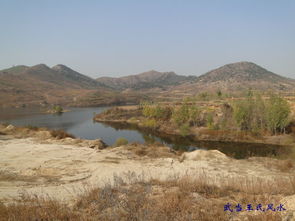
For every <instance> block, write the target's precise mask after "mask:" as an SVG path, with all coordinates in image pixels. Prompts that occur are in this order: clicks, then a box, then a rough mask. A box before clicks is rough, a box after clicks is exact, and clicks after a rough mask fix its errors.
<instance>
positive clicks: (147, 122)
mask: <svg viewBox="0 0 295 221" xmlns="http://www.w3.org/2000/svg"><path fill="white" fill-rule="evenodd" d="M143 125H144V126H145V127H149V128H156V127H157V121H156V120H155V119H146V120H145V121H144V122H143Z"/></svg>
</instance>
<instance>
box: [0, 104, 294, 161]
mask: <svg viewBox="0 0 295 221" xmlns="http://www.w3.org/2000/svg"><path fill="white" fill-rule="evenodd" d="M105 109H106V108H105V107H99V108H71V111H70V112H65V113H63V114H61V115H57V114H45V113H44V112H45V110H42V109H41V110H40V109H28V108H23V109H10V110H9V109H6V110H3V109H2V110H0V122H2V123H3V122H5V123H10V124H13V125H17V126H27V125H31V126H37V127H47V128H50V129H63V130H66V131H67V132H68V133H71V134H73V135H75V136H76V137H80V138H83V139H97V138H101V139H103V140H104V142H106V143H107V144H109V145H112V144H114V143H115V141H116V139H117V138H119V137H124V138H126V139H127V140H128V141H129V142H139V143H155V142H160V143H163V144H165V145H168V146H170V147H171V148H174V149H176V150H185V151H192V150H195V149H216V150H219V151H221V152H223V153H225V154H227V155H228V156H231V157H235V158H238V159H240V158H247V157H250V156H271V155H273V156H282V155H286V154H289V153H290V151H291V149H290V148H289V147H285V146H277V145H265V144H251V143H234V142H208V141H207V142H206V141H196V140H194V139H193V138H192V137H185V138H184V137H181V136H175V135H173V136H171V135H167V134H162V133H161V134H159V133H157V132H156V131H153V130H146V129H140V128H137V127H136V126H135V125H128V124H122V123H104V124H103V123H97V122H94V121H93V115H94V114H95V113H100V112H102V111H104V110H105Z"/></svg>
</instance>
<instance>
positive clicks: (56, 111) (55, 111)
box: [52, 105, 63, 114]
mask: <svg viewBox="0 0 295 221" xmlns="http://www.w3.org/2000/svg"><path fill="white" fill-rule="evenodd" d="M52 109H53V112H54V113H58V114H59V113H62V112H63V108H62V107H61V106H59V105H54V106H53V108H52Z"/></svg>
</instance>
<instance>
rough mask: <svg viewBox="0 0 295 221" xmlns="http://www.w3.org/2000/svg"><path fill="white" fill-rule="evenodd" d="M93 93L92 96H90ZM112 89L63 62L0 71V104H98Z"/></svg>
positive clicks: (106, 99) (108, 99)
mask: <svg viewBox="0 0 295 221" xmlns="http://www.w3.org/2000/svg"><path fill="white" fill-rule="evenodd" d="M94 94H95V98H93V95H94ZM110 97H114V92H113V91H112V90H110V89H109V88H105V87H103V86H101V85H100V84H99V83H98V82H97V81H95V80H94V79H91V78H90V77H87V76H85V75H82V74H80V73H78V72H76V71H74V70H72V69H70V68H68V67H66V66H64V65H56V66H54V67H53V68H50V67H48V66H46V65H44V64H39V65H35V66H32V67H27V66H15V67H12V68H9V69H5V70H2V71H0V106H2V107H3V106H27V105H28V106H34V105H48V104H64V105H71V106H80V105H82V106H83V105H90V104H89V99H91V100H92V103H93V105H101V104H104V103H109V102H112V101H113V100H112V99H110Z"/></svg>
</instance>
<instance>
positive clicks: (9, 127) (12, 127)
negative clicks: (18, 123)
mask: <svg viewBox="0 0 295 221" xmlns="http://www.w3.org/2000/svg"><path fill="white" fill-rule="evenodd" d="M14 129H15V126H13V125H11V124H10V125H8V126H7V127H6V128H5V130H14Z"/></svg>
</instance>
